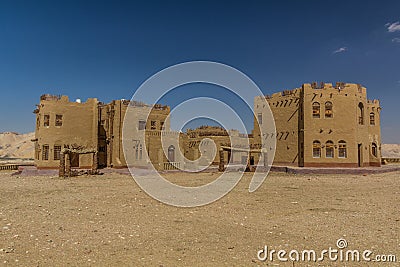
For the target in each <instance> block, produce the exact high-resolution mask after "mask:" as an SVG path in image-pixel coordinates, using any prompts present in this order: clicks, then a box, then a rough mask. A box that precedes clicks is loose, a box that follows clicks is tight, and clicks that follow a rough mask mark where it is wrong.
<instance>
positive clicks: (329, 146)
mask: <svg viewBox="0 0 400 267" xmlns="http://www.w3.org/2000/svg"><path fill="white" fill-rule="evenodd" d="M325 151H326V153H325V155H326V157H327V158H333V157H334V156H335V147H334V145H333V142H332V141H327V142H326V148H325Z"/></svg>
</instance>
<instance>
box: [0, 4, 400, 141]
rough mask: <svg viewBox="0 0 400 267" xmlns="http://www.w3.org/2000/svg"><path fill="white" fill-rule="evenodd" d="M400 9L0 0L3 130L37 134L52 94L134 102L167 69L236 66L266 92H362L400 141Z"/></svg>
mask: <svg viewBox="0 0 400 267" xmlns="http://www.w3.org/2000/svg"><path fill="white" fill-rule="evenodd" d="M399 21H400V1H242V2H239V1H238V2H235V1H226V2H222V1H143V2H133V1H131V2H125V1H40V0H38V1H7V0H0V90H1V93H2V97H1V99H0V101H1V105H0V112H1V114H2V115H1V116H0V131H17V132H29V131H33V129H34V123H35V120H34V114H32V111H33V109H34V108H35V104H37V103H38V102H39V97H40V95H41V94H44V93H51V94H66V95H68V96H69V97H70V98H71V99H75V98H82V99H86V98H88V97H97V98H99V99H100V100H102V101H104V102H107V101H110V100H112V99H120V98H131V96H132V94H133V92H134V90H135V89H136V88H138V87H139V86H140V84H141V83H142V82H144V81H145V80H146V79H147V78H149V77H150V76H151V75H153V74H155V73H156V72H158V71H160V70H162V69H163V68H165V67H168V66H171V65H174V64H177V63H182V62H186V61H192V60H211V61H217V62H221V63H225V64H228V65H230V66H233V67H235V68H237V69H239V70H241V71H242V72H244V73H246V74H247V75H248V76H249V77H250V78H251V79H253V80H254V81H255V82H256V83H257V85H258V86H259V87H260V88H261V89H262V91H263V92H264V93H265V94H269V93H272V92H275V91H281V90H283V89H291V88H295V87H298V86H300V85H301V84H302V83H306V82H312V81H325V82H333V83H334V82H336V81H344V82H354V83H361V84H362V85H364V86H366V87H367V89H368V96H369V98H372V99H373V98H378V99H380V100H381V105H382V107H383V109H382V136H383V142H385V143H400V123H399V118H398V116H399V115H398V114H399V111H398V110H399V104H398V103H399V99H400V66H399V64H400V26H399V24H398V22H399Z"/></svg>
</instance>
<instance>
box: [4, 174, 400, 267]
mask: <svg viewBox="0 0 400 267" xmlns="http://www.w3.org/2000/svg"><path fill="white" fill-rule="evenodd" d="M217 175H218V174H217V173H203V174H192V175H188V174H176V173H173V174H172V173H170V174H168V175H167V178H168V179H170V180H171V181H174V182H176V183H179V184H184V185H195V184H201V183H204V182H207V181H210V180H213V179H215V178H216V177H217ZM249 181H250V174H246V176H245V177H244V178H243V179H242V181H241V182H240V183H239V184H238V185H237V187H235V189H234V190H233V191H232V192H230V193H229V194H228V195H227V196H225V197H224V198H222V199H220V200H219V201H217V202H214V203H212V204H209V205H207V206H204V207H197V208H178V207H172V206H168V205H165V204H162V203H159V202H158V201H156V200H154V199H152V198H151V197H149V196H148V195H147V194H145V193H144V192H142V191H141V190H140V188H139V187H138V186H137V185H136V183H135V182H134V180H133V179H132V178H131V177H130V176H126V175H120V174H111V175H110V174H107V175H102V176H82V177H76V178H68V179H61V178H58V177H18V176H11V175H10V173H7V172H0V182H1V183H0V265H20V266H60V265H72V266H78V265H79V266H82V265H83V266H86V265H95V266H257V265H261V266H308V265H309V266H358V265H359V266H367V265H368V266H399V265H400V264H399V259H400V249H399V248H400V240H399V236H400V222H399V219H400V209H399V200H400V173H399V172H397V173H386V174H378V175H367V176H357V175H304V176H302V175H287V174H278V173H273V174H270V175H269V176H268V178H267V180H266V181H265V182H264V184H263V185H262V186H261V187H260V188H259V189H258V190H257V191H256V192H254V193H249V192H248V191H247V188H248V185H249ZM339 238H344V239H346V241H347V243H348V247H347V249H358V250H360V251H363V250H366V249H369V250H372V251H373V252H374V254H373V255H376V254H395V255H396V256H397V261H398V262H397V263H367V264H366V263H365V262H362V263H354V262H350V263H346V262H332V261H329V260H328V259H327V256H326V259H325V260H324V261H323V262H319V263H309V262H295V263H293V262H290V263H289V262H286V263H282V262H279V261H278V260H277V259H276V257H275V258H274V260H273V261H272V262H271V261H269V260H267V261H266V262H261V261H259V260H258V259H257V251H259V250H260V249H261V248H263V247H264V246H265V245H267V246H268V247H269V248H270V249H275V250H279V249H285V250H287V252H289V251H290V250H292V249H297V250H299V251H301V250H304V249H313V250H315V251H317V252H318V253H319V252H320V251H322V250H323V249H328V248H329V247H332V248H336V241H337V239H339Z"/></svg>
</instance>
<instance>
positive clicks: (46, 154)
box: [42, 145, 49, 160]
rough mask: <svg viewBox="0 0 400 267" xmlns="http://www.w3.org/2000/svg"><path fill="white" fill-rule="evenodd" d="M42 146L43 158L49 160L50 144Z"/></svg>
mask: <svg viewBox="0 0 400 267" xmlns="http://www.w3.org/2000/svg"><path fill="white" fill-rule="evenodd" d="M42 148H43V149H42V160H49V145H43V147H42Z"/></svg>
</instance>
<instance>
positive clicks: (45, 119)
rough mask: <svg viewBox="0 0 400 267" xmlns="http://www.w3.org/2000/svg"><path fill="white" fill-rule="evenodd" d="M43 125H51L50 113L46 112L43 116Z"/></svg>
mask: <svg viewBox="0 0 400 267" xmlns="http://www.w3.org/2000/svg"><path fill="white" fill-rule="evenodd" d="M43 126H45V127H49V126H50V115H48V114H46V115H44V117H43Z"/></svg>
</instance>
